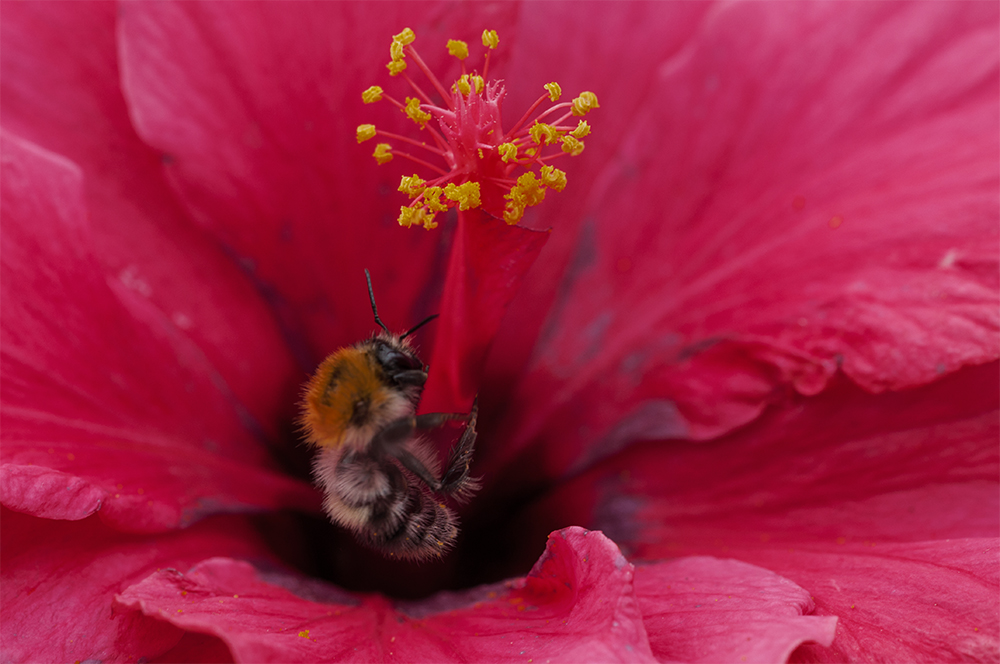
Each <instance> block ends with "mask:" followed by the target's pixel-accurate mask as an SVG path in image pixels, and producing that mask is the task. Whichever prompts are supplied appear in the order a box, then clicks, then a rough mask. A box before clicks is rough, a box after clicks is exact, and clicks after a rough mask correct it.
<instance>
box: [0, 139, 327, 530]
mask: <svg viewBox="0 0 1000 664" xmlns="http://www.w3.org/2000/svg"><path fill="white" fill-rule="evenodd" d="M0 150H2V154H3V162H4V168H3V173H2V178H0V188H2V190H0V195H2V199H3V205H4V223H3V226H2V228H0V232H2V234H3V252H2V270H3V272H2V273H3V277H2V298H3V307H4V315H3V319H2V321H0V338H2V350H0V352H2V358H3V378H4V399H3V403H2V412H3V425H4V426H3V443H4V444H3V448H2V459H3V463H4V465H3V468H2V471H0V473H2V483H0V486H2V490H3V496H2V498H3V500H4V501H5V504H7V505H8V506H10V507H13V508H15V509H18V510H22V511H27V512H31V513H34V514H37V515H46V516H50V517H53V518H71V519H80V518H83V517H85V516H86V515H88V514H91V513H93V511H95V510H97V509H101V516H102V518H104V519H105V520H107V521H108V522H110V523H114V524H115V525H117V526H118V527H121V528H126V529H132V530H161V529H165V528H173V527H177V526H178V525H181V524H186V523H190V522H191V521H193V520H195V519H197V518H200V517H201V516H205V515H207V514H211V513H213V512H217V511H234V510H235V511H247V510H255V509H257V510H259V509H263V508H271V507H276V506H281V505H297V506H303V507H304V506H309V505H312V504H313V503H314V502H315V501H316V497H315V494H314V492H312V491H311V490H310V489H309V487H307V486H306V485H304V484H302V483H300V482H295V481H293V480H291V479H289V478H287V477H285V476H284V475H281V474H279V473H276V472H274V471H273V470H271V469H270V468H271V465H272V464H271V462H270V461H269V459H268V455H267V451H266V449H265V448H264V446H263V444H262V443H261V442H260V441H259V440H257V439H256V438H255V437H254V436H253V435H252V434H251V433H250V430H248V427H247V426H246V422H245V420H243V419H242V418H241V417H240V415H241V411H240V409H239V407H238V405H237V404H234V403H233V401H232V398H231V395H230V394H229V393H228V391H227V390H225V389H222V390H220V389H219V386H218V384H217V383H216V382H215V380H214V378H215V376H214V374H213V373H212V372H211V371H206V370H205V366H204V363H203V361H202V358H201V357H200V356H198V355H195V356H194V357H192V356H191V355H190V354H189V350H190V349H189V347H188V346H187V345H185V344H183V343H174V339H173V338H172V337H171V336H169V335H165V334H164V331H163V330H162V328H159V327H158V326H156V325H151V324H149V319H148V318H146V319H141V318H139V317H137V316H136V315H135V313H136V311H139V310H141V307H138V308H137V307H133V308H131V310H129V309H127V308H126V307H125V306H123V304H122V301H121V299H120V298H129V297H131V296H130V294H129V293H128V292H127V291H123V290H121V289H118V290H114V291H113V290H112V289H111V288H109V283H111V284H113V283H114V281H108V280H106V277H105V275H104V274H103V272H102V270H101V269H100V267H99V266H98V265H97V262H96V261H95V260H94V258H93V254H92V252H91V250H90V246H91V244H90V236H89V230H88V226H87V223H86V210H85V205H84V202H83V196H82V191H81V176H80V172H79V170H78V169H77V168H76V167H75V166H74V165H72V164H70V163H68V162H66V161H65V160H63V159H61V158H60V157H58V156H56V155H53V154H51V153H48V152H45V151H44V150H42V149H40V148H38V147H37V146H34V145H32V144H30V143H27V142H24V141H21V140H19V139H17V138H16V137H11V136H9V135H8V134H6V133H3V134H2V137H0Z"/></svg>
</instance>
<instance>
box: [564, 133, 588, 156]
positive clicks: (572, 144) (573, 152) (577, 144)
mask: <svg viewBox="0 0 1000 664" xmlns="http://www.w3.org/2000/svg"><path fill="white" fill-rule="evenodd" d="M583 148H584V145H583V141H578V140H576V139H575V138H573V137H572V136H563V139H562V151H563V152H565V153H566V154H568V155H570V156H573V157H575V156H577V155H578V154H580V153H581V152H583Z"/></svg>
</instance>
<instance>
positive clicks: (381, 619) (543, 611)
mask: <svg viewBox="0 0 1000 664" xmlns="http://www.w3.org/2000/svg"><path fill="white" fill-rule="evenodd" d="M633 574H634V568H633V567H632V565H630V564H629V563H628V562H626V560H625V559H624V558H623V557H622V555H621V553H620V552H619V551H618V549H617V547H616V546H615V545H614V543H613V542H611V541H609V540H608V539H607V538H605V537H604V536H603V535H601V534H600V533H596V532H587V531H585V530H583V529H580V528H568V529H566V530H564V531H561V532H558V533H553V535H552V537H551V539H550V540H549V545H548V547H547V549H546V552H545V553H544V554H543V556H542V558H541V559H540V560H539V561H538V563H537V564H536V565H535V567H534V569H533V570H532V571H531V573H530V574H528V576H527V577H525V578H523V579H518V580H515V581H512V582H508V583H506V584H499V585H497V586H493V587H485V588H481V589H478V590H473V591H467V592H465V593H462V594H450V593H444V594H442V595H439V596H437V597H436V598H431V599H428V600H425V601H424V602H412V603H407V604H406V605H405V606H403V605H401V606H398V607H393V606H392V605H391V604H389V603H388V602H387V601H386V600H384V599H382V598H379V597H377V596H366V597H359V598H352V597H350V596H346V595H343V594H339V595H338V594H337V591H335V590H332V589H330V588H328V587H325V586H322V585H321V584H319V583H311V584H308V583H307V584H300V583H295V582H293V580H292V578H291V577H278V576H274V575H272V576H271V577H270V578H268V577H267V576H266V575H262V574H261V573H260V572H258V571H257V570H255V569H254V568H253V567H252V566H251V565H249V564H247V563H244V562H239V561H234V560H230V559H224V558H216V559H212V560H207V561H205V562H203V563H201V564H200V565H198V566H197V567H195V568H194V569H193V570H191V571H190V572H188V573H186V574H182V573H180V572H177V571H167V570H164V571H161V572H157V573H156V574H153V575H151V576H150V577H148V578H147V579H145V580H144V581H142V582H141V583H138V584H136V585H134V586H132V587H131V588H129V589H128V590H126V591H125V592H123V593H122V594H121V596H120V597H119V598H118V606H119V607H120V608H119V610H120V611H125V610H126V609H137V610H139V611H141V612H142V613H144V614H145V615H148V616H155V617H157V618H159V619H160V620H164V621H168V622H170V623H171V624H173V625H176V626H178V627H181V628H183V629H187V630H193V631H198V632H205V633H209V634H214V635H216V636H218V637H220V638H221V639H223V641H225V642H226V643H227V644H228V645H229V647H230V649H231V650H232V652H233V655H234V657H235V658H236V660H237V661H246V662H250V661H253V662H269V661H282V662H298V661H313V662H355V661H356V662H391V661H414V662H418V661H419V662H424V661H428V662H429V661H434V662H452V661H454V662H464V661H505V662H506V661H511V662H525V661H528V660H532V661H536V662H543V661H552V662H579V661H607V662H612V661H621V662H653V661H656V660H655V659H654V658H653V656H652V654H651V652H650V649H649V642H648V641H647V639H646V631H645V628H644V627H643V622H642V616H641V614H640V607H639V604H638V603H637V601H636V596H635V592H634V589H633ZM283 586H284V587H283Z"/></svg>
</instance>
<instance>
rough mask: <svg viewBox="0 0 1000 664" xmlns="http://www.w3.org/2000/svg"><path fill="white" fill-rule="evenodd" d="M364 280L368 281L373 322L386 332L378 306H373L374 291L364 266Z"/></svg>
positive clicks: (370, 278)
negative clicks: (379, 315)
mask: <svg viewBox="0 0 1000 664" xmlns="http://www.w3.org/2000/svg"><path fill="white" fill-rule="evenodd" d="M365 280H366V281H367V282H368V297H369V299H371V301H372V314H374V316H375V322H376V323H378V326H379V327H381V328H382V329H383V330H385V331H386V332H388V331H389V328H387V327H386V326H385V323H383V322H382V319H381V318H379V317H378V307H376V306H375V291H373V290H372V275H371V274H369V273H368V268H365ZM424 322H427V321H424ZM423 324H424V323H421V324H420V325H423ZM420 325H418V326H417V327H420ZM407 334H409V332H407ZM404 336H405V335H404Z"/></svg>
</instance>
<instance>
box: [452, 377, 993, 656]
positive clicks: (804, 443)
mask: <svg viewBox="0 0 1000 664" xmlns="http://www.w3.org/2000/svg"><path fill="white" fill-rule="evenodd" d="M997 370H998V365H997V364H996V363H992V364H990V365H984V366H980V367H974V368H966V369H963V370H961V371H958V372H956V373H954V374H952V375H951V376H949V377H947V378H945V379H942V380H940V381H937V382H935V383H932V384H930V385H926V386H923V387H920V388H915V389H911V390H904V391H900V392H893V393H884V394H881V395H871V394H869V393H867V392H865V391H863V390H862V389H861V388H859V387H857V386H856V385H854V384H853V383H851V382H850V381H848V380H846V379H843V378H842V379H840V380H838V381H835V382H834V384H833V385H832V386H831V387H830V388H829V389H828V390H827V391H826V392H824V393H823V394H820V395H817V396H814V397H801V396H800V397H796V398H794V399H793V400H792V403H790V404H788V405H787V406H786V407H784V408H781V409H778V408H775V409H773V410H772V411H771V412H769V413H768V414H766V415H765V416H764V417H763V418H761V419H760V420H758V421H757V422H754V423H753V424H752V425H750V426H748V427H745V428H744V429H742V430H740V431H738V432H735V433H733V434H730V435H729V436H726V437H724V438H722V439H720V440H718V441H714V442H710V443H691V442H681V441H672V442H663V443H657V444H652V443H650V444H645V445H642V446H635V447H633V448H630V449H629V450H627V451H626V452H624V453H622V454H620V455H618V456H617V457H615V458H614V459H609V460H606V461H605V462H603V463H602V464H601V468H600V470H596V469H595V470H594V471H592V472H590V473H586V474H584V475H583V476H581V477H580V478H578V479H577V480H574V481H573V482H570V483H567V484H566V485H565V486H563V487H562V488H560V489H557V490H555V491H554V492H553V493H552V494H551V495H550V496H549V497H547V498H546V499H545V500H543V501H541V502H540V503H539V504H537V505H535V506H533V507H532V508H531V509H530V510H528V513H527V514H526V516H525V518H524V520H523V521H521V522H519V523H518V524H517V525H516V526H515V528H516V530H517V532H519V533H522V535H521V537H522V538H523V539H526V540H529V541H530V540H531V539H533V538H535V539H537V537H538V536H539V535H540V533H543V532H546V528H547V526H548V525H549V523H551V522H552V521H555V522H559V521H566V520H569V521H573V522H577V523H585V524H588V525H590V526H593V527H599V528H602V529H603V530H605V532H607V533H608V534H609V536H613V537H614V539H615V540H616V541H617V542H619V543H620V545H621V546H622V547H623V549H624V550H625V551H627V552H628V553H629V555H630V556H633V557H636V558H640V559H647V560H657V559H661V558H664V557H674V556H680V555H698V554H709V555H719V556H727V557H730V556H731V557H735V558H738V559H741V560H745V561H747V562H750V563H754V564H756V565H761V566H764V567H766V568H768V569H771V570H773V571H774V572H776V573H778V574H781V575H782V576H784V577H785V578H787V579H790V580H791V581H793V582H795V583H797V584H799V585H800V586H802V587H803V588H805V589H806V590H807V591H808V592H809V594H810V595H811V596H812V597H813V598H814V599H815V602H816V605H817V607H818V609H817V613H818V614H820V615H837V616H839V617H840V618H841V623H840V628H839V631H838V634H839V636H838V639H837V641H835V643H834V651H832V654H831V653H829V652H825V651H814V652H813V651H811V652H813V654H812V655H810V656H811V657H814V658H818V659H819V660H821V661H838V660H848V661H859V660H870V659H873V658H874V659H884V660H892V661H907V660H922V661H937V660H955V659H961V658H963V657H964V658H968V659H973V660H975V659H981V658H982V653H984V652H988V649H989V648H990V647H993V648H994V649H995V648H996V645H997V644H998V642H1000V641H998V639H1000V635H998V634H997V631H996V629H997V623H996V619H995V616H996V615H997V611H998V609H1000V607H998V605H997V601H998V600H997V598H998V597H1000V584H998V582H997V580H996V571H997V568H996V554H995V548H996V545H997V544H996V542H997V540H996V538H997V537H1000V524H998V522H997V513H998V510H1000V498H998V496H1000V490H998V489H1000V486H998V479H997V478H998V476H1000V452H998V449H997V444H996V443H997V439H998V436H1000V429H998V411H997V403H998V402H1000V390H998V385H997V381H996V375H997ZM549 519H551V520H552V521H549ZM468 520H469V521H473V522H474V521H475V519H474V517H470V518H469V519H468ZM528 524H533V525H534V529H535V534H534V535H532V534H531V533H530V532H528V528H529V527H531V526H529V525H528ZM952 563H954V565H952ZM894 566H895V567H894ZM956 570H957V571H956ZM942 599H943V600H944V601H942ZM852 604H853V605H855V606H854V607H852V606H851V605H852ZM861 606H864V613H859V608H858V607H861ZM879 615H880V616H883V617H882V618H878V619H875V618H874V617H873V616H879ZM873 625H875V626H877V628H876V627H873ZM879 630H882V631H879ZM955 634H958V635H960V638H957V639H956V638H953V637H954V635H955ZM841 636H842V637H843V639H844V640H843V642H842V641H841ZM651 638H652V636H651ZM873 638H874V639H875V640H874V641H871V639H873ZM869 643H871V646H872V648H873V650H871V651H869V650H868V649H867V648H868V644H869ZM872 653H874V654H872Z"/></svg>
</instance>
